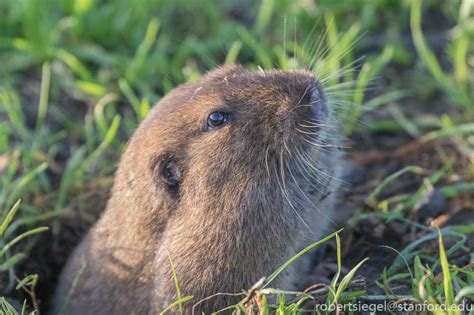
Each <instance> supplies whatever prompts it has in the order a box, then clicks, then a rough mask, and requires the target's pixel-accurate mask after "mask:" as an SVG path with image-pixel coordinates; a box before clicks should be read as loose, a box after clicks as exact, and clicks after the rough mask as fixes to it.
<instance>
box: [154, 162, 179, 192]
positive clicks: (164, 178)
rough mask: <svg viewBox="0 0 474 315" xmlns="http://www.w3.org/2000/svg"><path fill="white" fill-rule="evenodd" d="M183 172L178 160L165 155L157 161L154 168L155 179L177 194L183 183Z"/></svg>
mask: <svg viewBox="0 0 474 315" xmlns="http://www.w3.org/2000/svg"><path fill="white" fill-rule="evenodd" d="M182 175H183V173H182V171H181V168H180V166H179V164H178V161H177V159H176V158H175V157H174V156H173V155H171V154H167V155H163V156H161V157H159V158H158V159H156V162H155V163H154V166H153V177H154V178H155V180H156V181H157V182H158V183H159V184H161V185H164V186H165V187H166V189H167V190H168V191H170V192H173V193H177V192H178V191H179V186H180V184H181V181H182Z"/></svg>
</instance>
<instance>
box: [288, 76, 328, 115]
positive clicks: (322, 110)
mask: <svg viewBox="0 0 474 315" xmlns="http://www.w3.org/2000/svg"><path fill="white" fill-rule="evenodd" d="M298 97H299V101H298V104H297V105H296V106H297V107H300V108H301V107H303V108H301V109H300V110H299V116H300V119H302V120H306V121H307V120H309V121H311V122H313V123H318V124H322V123H324V122H325V121H326V118H327V116H328V104H327V100H326V95H325V93H324V89H323V87H322V85H321V83H320V82H319V81H317V80H316V79H314V78H311V79H310V80H309V82H308V83H307V84H305V85H303V86H301V88H300V90H299V96H298Z"/></svg>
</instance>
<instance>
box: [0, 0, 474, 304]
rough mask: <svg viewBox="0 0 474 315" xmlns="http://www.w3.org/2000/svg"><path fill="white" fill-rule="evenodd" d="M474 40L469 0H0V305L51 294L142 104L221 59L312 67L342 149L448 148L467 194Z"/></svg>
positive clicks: (473, 144)
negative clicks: (19, 292) (21, 292)
mask: <svg viewBox="0 0 474 315" xmlns="http://www.w3.org/2000/svg"><path fill="white" fill-rule="evenodd" d="M473 39H474V17H473V1H470V0H463V1H462V0H423V1H421V0H413V1H410V0H398V1H396V0H365V1H364V0H360V1H356V0H352V1H350V0H345V1H334V0H321V1H317V0H314V1H312V0H297V1H290V0H262V1H250V0H244V1H233V0H223V1H197V0H176V1H163V0H148V1H145V0H143V1H126V0H114V1H99V0H1V1H0V60H1V65H0V173H1V182H0V222H3V224H2V226H0V273H1V274H2V276H0V296H1V295H3V294H7V293H8V294H10V295H15V294H16V293H12V292H15V289H14V288H15V286H17V284H18V283H17V281H16V280H15V277H17V278H19V279H23V280H24V281H22V282H21V283H20V284H21V285H20V286H19V287H25V288H26V287H29V288H33V291H34V287H35V286H36V284H37V281H38V277H37V276H35V275H30V273H31V271H32V270H33V271H36V270H40V271H42V272H43V273H44V274H45V275H46V279H45V280H43V286H45V287H48V286H49V287H51V286H52V284H51V283H52V282H50V283H48V281H52V280H50V279H53V280H54V278H55V275H54V274H57V273H58V272H59V268H60V267H61V264H62V263H63V262H64V260H65V256H66V255H67V253H68V251H69V249H65V248H64V247H65V245H64V244H66V247H72V245H74V244H75V243H76V242H77V240H78V239H79V238H80V236H81V234H82V233H84V231H85V230H86V228H87V227H88V226H89V225H90V224H91V223H92V222H93V221H94V220H95V218H96V217H97V214H98V213H99V212H100V211H101V210H102V209H103V206H104V204H105V200H106V196H107V192H108V189H109V188H110V185H111V182H112V175H113V172H114V170H115V168H116V162H117V161H118V159H119V156H120V152H121V150H122V148H123V146H124V144H125V141H126V139H127V138H128V137H129V136H130V135H131V134H132V133H133V130H134V129H135V127H136V126H137V125H138V123H139V122H140V121H141V120H142V119H143V118H144V117H145V116H146V114H147V112H148V110H149V108H150V107H151V106H152V105H153V104H154V103H155V102H156V101H158V100H159V99H160V97H161V96H163V95H164V93H166V92H168V91H170V90H171V89H173V88H174V87H175V86H176V85H177V84H179V83H183V82H187V81H191V80H195V79H197V78H199V76H200V75H201V74H203V73H205V72H206V71H207V70H211V69H213V68H215V67H217V66H218V65H221V64H224V63H241V64H243V65H244V66H246V67H248V68H251V69H256V68H257V67H262V68H264V69H270V68H279V69H296V68H306V69H309V70H311V71H314V72H315V74H316V75H317V76H318V77H319V78H320V79H322V80H324V83H325V85H326V87H327V88H328V89H329V90H330V93H329V94H330V96H331V98H333V103H334V105H335V107H336V110H337V114H338V117H339V120H340V122H341V128H342V130H343V132H344V133H345V135H346V136H347V137H348V139H349V141H350V143H352V144H353V145H354V146H353V147H352V148H351V149H348V151H349V153H350V154H352V153H355V154H357V153H361V152H362V153H363V152H364V150H369V149H373V148H374V147H375V148H378V147H384V145H387V146H388V144H386V143H380V142H377V141H372V140H368V139H372V138H371V137H372V135H373V134H375V133H391V135H393V137H395V138H397V139H402V140H400V141H401V142H400V143H406V142H408V141H413V140H414V141H419V142H420V143H425V142H429V141H434V140H435V141H438V140H439V139H444V140H445V139H448V140H447V141H450V145H451V148H453V149H454V150H455V151H456V152H459V155H458V157H457V158H456V160H453V161H451V162H452V164H454V165H455V166H456V167H455V169H456V172H458V173H457V174H460V175H459V176H460V177H459V178H458V182H456V184H462V185H458V186H456V187H457V188H456V189H458V190H455V193H451V195H450V196H451V197H452V196H456V195H457V193H459V194H461V193H463V192H465V191H471V190H472V189H473V186H472V179H473V177H474V176H473V175H474V166H473V165H474V149H473V148H474V136H473V133H474V71H473V69H474V40H473ZM444 140H443V141H444ZM397 143H398V142H397ZM392 146H393V145H392ZM440 154H441V153H440ZM441 155H442V154H441ZM439 159H440V160H443V159H442V158H439ZM444 162H446V161H445V160H443V163H444ZM453 172H454V171H453ZM444 175H446V177H447V176H448V175H447V174H444ZM444 175H443V176H444ZM451 175H452V174H451ZM461 186H462V187H461ZM459 187H461V188H459ZM20 199H21V202H19V200H20ZM412 201H413V200H411V202H412ZM378 210H380V209H378ZM65 222H66V223H65ZM43 226H44V227H43ZM46 229H49V231H48V232H46ZM71 230H72V231H73V232H71ZM67 231H69V232H67ZM39 233H41V234H44V233H47V234H48V235H50V236H49V238H48V241H49V242H51V243H50V244H48V245H46V246H48V247H49V248H48V249H42V247H45V245H44V242H41V243H39V240H40V239H41V238H40V237H39ZM36 234H38V235H36ZM64 234H67V235H68V237H66V238H67V240H66V241H64V239H63V238H64V236H63V235H64ZM71 235H72V236H71ZM38 247H40V248H39V249H38ZM2 248H3V249H2ZM39 254H44V255H43V256H41V257H39V256H34V255H39ZM57 256H61V257H57ZM29 262H30V263H29ZM32 266H33V267H32ZM39 281H40V283H41V281H42V280H41V277H40V280H39ZM44 282H46V284H44ZM2 283H3V287H2ZM2 290H3V291H2ZM42 297H43V299H44V298H45V296H44V295H43V296H42ZM32 300H33V304H34V299H32ZM35 306H37V305H35Z"/></svg>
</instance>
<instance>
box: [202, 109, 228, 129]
mask: <svg viewBox="0 0 474 315" xmlns="http://www.w3.org/2000/svg"><path fill="white" fill-rule="evenodd" d="M228 120H229V114H228V113H226V112H221V111H218V112H213V113H211V114H210V115H209V117H208V118H207V126H208V127H209V128H213V129H216V128H220V127H222V126H223V125H224V124H225V123H226V122H227V121H228Z"/></svg>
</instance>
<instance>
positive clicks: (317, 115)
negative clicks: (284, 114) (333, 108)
mask: <svg viewBox="0 0 474 315" xmlns="http://www.w3.org/2000/svg"><path fill="white" fill-rule="evenodd" d="M310 91H311V100H310V104H311V114H312V116H313V117H312V119H313V120H315V122H317V123H323V122H324V121H325V120H326V118H327V116H328V114H329V109H328V104H327V100H326V96H325V95H324V91H323V88H322V86H321V85H320V84H319V83H318V82H315V83H314V84H313V85H312V87H311V89H310Z"/></svg>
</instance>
